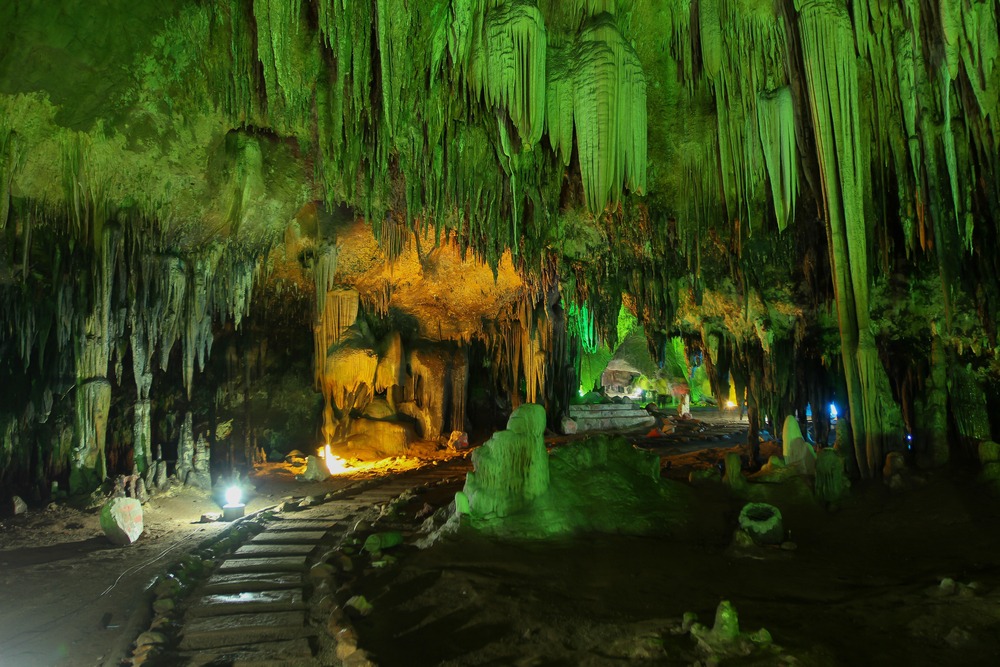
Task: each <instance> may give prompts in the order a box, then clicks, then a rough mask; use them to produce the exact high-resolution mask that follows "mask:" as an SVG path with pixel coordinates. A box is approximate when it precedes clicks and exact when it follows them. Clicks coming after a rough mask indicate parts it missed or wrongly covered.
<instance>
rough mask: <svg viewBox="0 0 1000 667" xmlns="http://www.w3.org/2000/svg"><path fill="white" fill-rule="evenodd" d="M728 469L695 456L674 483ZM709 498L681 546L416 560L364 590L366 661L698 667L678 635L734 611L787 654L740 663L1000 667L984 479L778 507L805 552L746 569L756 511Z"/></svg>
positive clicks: (603, 539)
mask: <svg viewBox="0 0 1000 667" xmlns="http://www.w3.org/2000/svg"><path fill="white" fill-rule="evenodd" d="M721 454H722V452H720V451H718V450H711V451H708V452H703V453H702V455H701V459H698V458H697V457H695V458H692V457H691V456H690V455H684V454H682V455H678V457H677V459H676V460H677V461H678V464H677V465H675V466H673V467H672V468H671V470H673V471H674V472H682V471H683V469H684V467H685V465H688V464H690V463H691V462H692V461H694V462H695V464H696V465H701V464H704V463H706V462H708V461H711V460H714V459H716V458H718V456H721ZM685 456H687V458H685ZM665 472H666V468H665ZM456 490H457V489H456ZM693 492H694V498H693V504H692V510H691V516H690V522H689V523H688V525H687V527H686V528H685V529H683V530H681V531H680V532H677V533H675V534H673V535H671V536H665V537H634V536H624V535H584V536H577V537H575V538H573V539H566V540H558V541H552V542H535V543H518V542H504V541H499V540H494V539H488V538H485V537H482V536H478V535H475V534H470V533H468V532H464V531H463V532H459V533H458V534H456V535H453V536H450V537H448V538H446V539H443V540H442V541H440V542H438V543H437V544H436V545H434V546H432V547H430V548H429V549H426V550H423V551H418V550H416V549H408V550H407V551H406V552H405V553H403V554H401V557H400V559H399V561H398V563H397V565H396V566H395V567H393V568H391V569H388V570H378V571H371V572H370V573H369V575H368V576H367V577H365V578H364V579H363V580H362V581H360V582H359V584H358V585H357V590H356V591H355V592H361V593H362V594H364V595H365V596H366V597H367V599H368V600H369V601H370V602H371V603H372V605H373V606H374V612H373V613H372V614H371V615H370V616H368V617H365V618H359V619H358V620H357V621H356V625H357V628H358V631H359V633H360V636H361V643H362V646H363V647H364V648H366V649H367V650H369V651H371V652H372V653H374V655H375V656H376V659H377V662H378V664H380V665H383V666H392V665H406V666H408V667H417V666H419V665H438V664H445V665H615V664H664V665H674V664H678V665H686V664H693V663H694V662H695V661H697V660H705V658H706V656H705V655H704V654H699V653H698V652H697V651H696V649H695V644H694V641H693V640H692V639H691V637H690V636H689V635H686V634H682V633H678V634H673V633H672V632H671V630H672V629H674V628H677V627H678V626H679V625H680V622H681V617H682V615H683V614H684V613H685V612H688V611H691V612H695V613H697V615H698V619H699V621H700V622H702V623H705V624H707V625H709V626H711V625H712V622H713V618H714V613H715V609H716V606H717V605H718V603H719V602H720V601H721V600H730V601H731V602H732V603H733V604H734V605H735V607H736V609H737V611H738V612H739V614H740V623H741V627H742V629H744V630H748V631H752V630H757V629H758V628H761V627H764V628H767V629H768V630H769V631H770V633H771V635H772V636H773V639H774V643H775V648H774V649H773V650H770V651H764V652H761V653H758V654H755V655H751V656H748V657H744V658H738V659H731V660H727V661H724V662H723V664H740V665H744V664H759V665H773V664H798V665H945V664H946V665H980V664H982V665H995V664H1000V530H998V528H1000V499H997V498H995V497H991V496H989V495H986V494H985V493H983V492H982V490H981V489H980V488H979V487H978V486H977V485H976V484H975V480H974V478H973V477H972V476H971V475H964V474H962V473H959V472H954V471H949V472H941V473H938V474H935V475H930V476H925V477H924V478H923V479H922V480H921V481H918V482H917V483H915V486H914V487H913V488H910V489H907V490H904V491H900V492H891V491H889V490H888V489H887V488H886V487H884V486H883V485H881V484H874V483H873V484H868V485H863V486H859V487H858V488H855V489H854V491H853V492H852V496H851V498H850V499H849V500H848V501H847V502H845V503H844V504H843V505H842V506H841V507H840V508H839V509H838V510H837V511H834V512H830V511H827V510H824V509H821V508H819V507H817V506H816V505H814V504H812V503H809V502H806V503H802V502H792V501H790V500H789V502H784V501H783V499H782V498H781V497H780V494H778V496H776V497H775V499H774V502H775V503H776V504H778V505H779V506H780V507H782V511H783V514H784V519H785V527H786V529H788V530H790V531H791V535H790V537H791V540H792V541H794V543H795V545H796V548H795V549H794V550H788V549H781V548H778V547H773V548H764V547H759V548H755V549H751V550H750V551H748V552H744V553H743V554H741V553H740V552H736V551H734V550H733V549H732V548H731V542H732V533H733V528H734V526H735V524H736V517H737V515H738V513H739V510H740V508H741V507H742V505H743V501H741V500H739V499H737V498H734V497H732V495H731V493H730V492H729V490H728V489H727V488H725V487H723V486H722V485H721V484H707V485H701V486H698V487H694V491H693ZM945 578H950V579H953V580H954V581H955V582H956V585H955V587H954V590H952V589H951V588H949V587H948V586H947V585H946V586H945V587H944V588H942V586H941V582H942V580H943V579H945Z"/></svg>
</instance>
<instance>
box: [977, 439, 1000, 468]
mask: <svg viewBox="0 0 1000 667" xmlns="http://www.w3.org/2000/svg"><path fill="white" fill-rule="evenodd" d="M979 462H980V463H981V464H983V465H984V466H985V465H986V464H987V463H997V462H1000V444H997V443H995V442H993V441H992V440H984V441H983V442H980V443H979Z"/></svg>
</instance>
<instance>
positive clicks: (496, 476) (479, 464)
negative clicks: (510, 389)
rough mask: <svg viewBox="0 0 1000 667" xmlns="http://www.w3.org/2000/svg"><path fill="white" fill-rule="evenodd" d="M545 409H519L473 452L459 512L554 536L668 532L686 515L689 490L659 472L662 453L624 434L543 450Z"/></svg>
mask: <svg viewBox="0 0 1000 667" xmlns="http://www.w3.org/2000/svg"><path fill="white" fill-rule="evenodd" d="M544 417H545V412H544V410H543V409H542V408H541V406H539V405H523V406H521V407H520V408H518V409H517V410H515V411H514V414H512V415H511V417H510V421H509V422H508V424H507V430H505V431H500V432H498V433H495V434H494V435H493V437H492V438H491V439H490V440H489V441H488V442H487V443H486V444H485V445H483V446H482V447H481V448H479V449H477V450H476V451H475V452H474V453H473V457H472V459H473V466H474V468H475V471H474V472H471V473H469V474H468V476H467V480H466V483H465V489H464V490H463V491H461V492H459V494H458V496H457V498H456V505H457V507H458V511H459V514H460V515H462V516H463V517H464V519H465V520H466V521H467V522H468V523H469V524H470V525H471V526H473V527H474V528H476V529H478V530H481V531H484V532H488V533H495V534H500V535H507V536H521V537H551V536H555V535H561V534H567V533H572V532H576V531H595V530H596V531H607V532H623V533H634V534H647V533H664V532H669V531H670V530H671V529H673V528H676V527H677V525H679V523H680V520H681V519H680V517H681V516H683V507H684V505H685V503H684V497H683V494H682V493H681V491H680V490H679V489H678V488H676V487H675V486H674V485H673V484H671V483H667V482H664V481H662V480H660V461H659V457H658V456H655V455H653V454H649V453H648V452H641V451H639V450H637V449H636V448H635V447H632V446H631V445H629V444H628V443H627V442H626V441H625V440H624V439H623V438H617V439H616V438H607V437H604V436H595V437H593V438H590V439H588V440H584V441H580V442H576V443H573V444H571V445H567V446H565V447H560V448H558V449H555V450H553V451H552V452H551V454H550V453H548V452H546V450H545V444H544V442H543V440H542V432H543V431H544V428H545V423H544Z"/></svg>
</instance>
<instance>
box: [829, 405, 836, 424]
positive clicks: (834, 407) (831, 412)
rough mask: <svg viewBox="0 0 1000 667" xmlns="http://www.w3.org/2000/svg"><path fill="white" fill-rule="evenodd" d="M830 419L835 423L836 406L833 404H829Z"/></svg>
mask: <svg viewBox="0 0 1000 667" xmlns="http://www.w3.org/2000/svg"><path fill="white" fill-rule="evenodd" d="M830 419H831V420H832V421H837V406H836V405H834V404H833V403H831V404H830Z"/></svg>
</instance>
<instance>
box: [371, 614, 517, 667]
mask: <svg viewBox="0 0 1000 667" xmlns="http://www.w3.org/2000/svg"><path fill="white" fill-rule="evenodd" d="M426 611H427V612H430V611H431V609H427V610H426ZM469 611H470V610H469V609H458V610H456V611H453V612H451V613H448V614H446V615H444V616H442V617H441V618H438V619H436V620H434V621H431V622H430V623H425V624H423V625H419V626H418V627H415V628H412V629H406V630H402V631H398V628H396V627H390V626H395V625H396V624H395V623H394V622H393V619H385V620H386V622H385V624H384V625H383V626H382V627H378V628H370V631H369V632H370V633H365V631H364V629H363V628H362V627H361V625H360V624H359V627H358V629H359V630H360V631H361V634H362V635H365V634H369V637H370V638H371V640H372V641H365V642H364V644H366V645H368V646H371V648H372V653H374V654H375V655H376V657H377V660H378V664H380V665H385V666H386V667H391V666H392V665H399V666H400V667H403V666H405V667H424V666H427V667H431V666H432V665H439V664H441V663H442V662H445V661H447V660H453V659H456V658H460V657H462V656H464V655H468V654H470V653H472V652H474V651H477V650H479V649H481V648H483V647H484V646H486V645H488V644H489V643H490V642H493V641H496V640H497V639H498V638H499V637H503V636H505V635H507V634H508V633H509V632H510V628H511V626H510V624H507V623H475V622H474V621H472V619H471V618H470V614H469ZM397 620H398V619H397ZM470 621H471V622H470Z"/></svg>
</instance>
